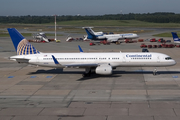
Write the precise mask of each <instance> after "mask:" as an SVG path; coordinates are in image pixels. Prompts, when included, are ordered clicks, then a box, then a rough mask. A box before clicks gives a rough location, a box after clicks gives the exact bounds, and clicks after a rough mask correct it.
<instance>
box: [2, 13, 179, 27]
mask: <svg viewBox="0 0 180 120" xmlns="http://www.w3.org/2000/svg"><path fill="white" fill-rule="evenodd" d="M56 20H57V22H60V21H72V20H139V21H145V22H153V23H180V14H175V13H169V12H156V13H143V14H140V13H136V14H135V13H129V14H108V15H89V16H88V15H86V16H81V15H78V16H72V15H62V16H56ZM53 22H54V16H30V15H27V16H0V23H25V24H43V23H53Z"/></svg>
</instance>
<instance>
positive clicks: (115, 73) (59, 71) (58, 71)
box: [28, 69, 180, 81]
mask: <svg viewBox="0 0 180 120" xmlns="http://www.w3.org/2000/svg"><path fill="white" fill-rule="evenodd" d="M83 73H84V71H63V69H50V70H37V71H36V72H30V73H29V74H28V75H36V74H83ZM123 74H152V75H153V71H144V70H142V71H141V70H140V71H113V74H112V75H98V74H94V73H92V74H91V76H90V77H82V78H80V79H78V80H77V81H84V80H91V79H95V78H103V77H104V78H107V77H110V78H115V77H121V76H122V75H123ZM160 74H180V71H157V74H156V75H160Z"/></svg>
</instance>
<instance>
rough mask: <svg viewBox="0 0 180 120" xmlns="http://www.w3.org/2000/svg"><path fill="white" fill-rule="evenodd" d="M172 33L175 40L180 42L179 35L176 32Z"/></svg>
mask: <svg viewBox="0 0 180 120" xmlns="http://www.w3.org/2000/svg"><path fill="white" fill-rule="evenodd" d="M171 33H172V36H173V40H174V41H175V42H176V41H180V40H179V37H178V35H177V33H176V32H171Z"/></svg>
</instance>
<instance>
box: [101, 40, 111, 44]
mask: <svg viewBox="0 0 180 120" xmlns="http://www.w3.org/2000/svg"><path fill="white" fill-rule="evenodd" d="M100 43H101V44H104V45H109V44H110V42H107V40H104V41H101V42H100Z"/></svg>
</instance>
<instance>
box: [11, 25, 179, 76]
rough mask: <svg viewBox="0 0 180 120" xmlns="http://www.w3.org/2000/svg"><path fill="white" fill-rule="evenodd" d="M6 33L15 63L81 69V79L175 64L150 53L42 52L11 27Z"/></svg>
mask: <svg viewBox="0 0 180 120" xmlns="http://www.w3.org/2000/svg"><path fill="white" fill-rule="evenodd" d="M8 32H9V34H10V37H11V39H12V42H13V44H14V47H15V49H16V52H17V55H15V56H12V57H10V59H12V60H15V61H17V62H18V63H29V64H33V65H40V66H46V67H54V68H68V67H71V68H72V67H73V68H85V74H83V76H90V74H91V71H95V73H96V74H101V75H110V74H112V72H113V69H115V68H116V67H122V66H128V67H140V66H149V67H164V66H172V65H175V64H176V62H175V61H174V60H173V59H172V58H171V57H170V56H168V55H166V54H162V53H151V52H134V53H133V52H126V53H122V52H119V53H118V52H117V53H84V52H83V51H82V49H80V53H42V52H39V51H38V50H36V49H35V48H34V47H33V46H32V45H31V44H30V43H29V42H28V41H27V40H26V39H25V38H24V37H23V36H22V35H21V34H20V33H19V32H18V31H17V30H16V29H15V28H8Z"/></svg>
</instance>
